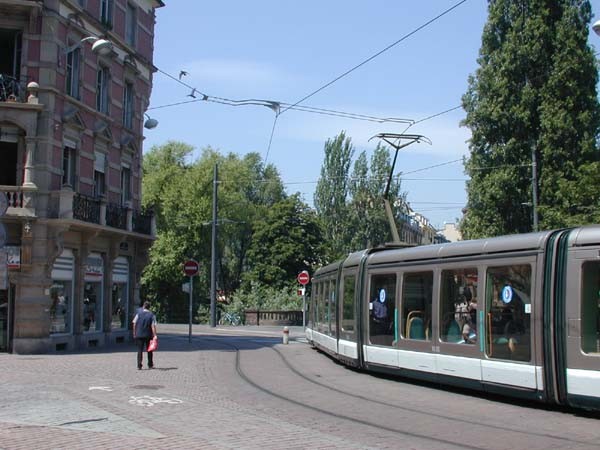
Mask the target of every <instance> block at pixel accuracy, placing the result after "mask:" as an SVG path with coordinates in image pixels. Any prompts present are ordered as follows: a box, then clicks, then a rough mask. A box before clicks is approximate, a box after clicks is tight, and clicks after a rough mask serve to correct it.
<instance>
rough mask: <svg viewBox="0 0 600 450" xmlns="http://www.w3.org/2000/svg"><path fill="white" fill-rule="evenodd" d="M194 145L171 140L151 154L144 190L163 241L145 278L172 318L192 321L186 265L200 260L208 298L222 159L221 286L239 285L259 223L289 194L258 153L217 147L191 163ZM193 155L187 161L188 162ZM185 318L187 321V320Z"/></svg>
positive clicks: (199, 289) (199, 280) (199, 293)
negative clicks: (184, 289) (215, 180)
mask: <svg viewBox="0 0 600 450" xmlns="http://www.w3.org/2000/svg"><path fill="white" fill-rule="evenodd" d="M192 153H193V148H192V147H190V146H188V145H186V144H183V143H180V142H168V143H167V144H165V145H163V146H160V147H153V148H152V149H151V150H150V152H148V153H147V154H146V155H145V159H144V168H143V169H144V179H143V194H144V196H145V197H144V201H145V203H146V204H147V205H153V207H154V211H155V214H156V217H157V228H158V233H157V239H156V241H155V243H154V245H153V246H152V248H151V250H150V263H149V264H148V266H147V267H146V269H145V271H144V273H143V276H142V284H143V288H144V293H145V294H146V295H147V296H148V297H150V298H151V299H153V300H154V301H156V302H160V303H161V304H162V307H163V310H164V311H165V314H166V315H167V316H168V317H169V318H173V317H176V318H177V320H184V321H186V320H187V318H186V317H187V313H186V311H187V308H188V306H187V305H188V297H187V294H185V293H182V292H181V284H182V283H183V282H185V281H188V280H187V277H185V276H184V275H183V273H182V264H183V262H184V261H185V260H186V259H188V258H195V259H196V260H197V261H198V262H199V263H200V274H199V276H198V277H195V280H194V282H195V286H194V304H207V303H208V292H209V288H210V281H209V280H210V262H211V228H210V223H211V221H212V199H213V174H214V168H215V165H218V180H219V181H218V217H219V225H218V259H217V274H218V275H217V281H218V287H219V289H221V290H224V291H225V292H227V293H229V292H233V291H235V290H236V289H238V288H239V286H240V283H241V280H242V274H243V273H244V271H245V270H246V269H247V256H246V254H247V251H248V248H249V247H250V244H251V240H252V229H253V226H254V222H255V221H257V220H259V219H262V218H263V217H264V216H265V214H266V212H267V211H268V210H269V209H270V208H271V207H272V206H273V205H274V204H275V203H277V202H279V201H281V200H283V199H284V198H285V192H284V189H283V184H282V182H281V179H280V177H279V174H278V173H277V170H276V169H275V168H274V167H273V166H271V165H268V166H265V165H264V164H263V163H262V161H261V159H260V156H259V155H257V154H255V153H250V154H247V155H245V156H243V157H240V156H238V155H235V154H228V155H225V156H223V155H221V154H219V153H218V152H217V151H214V150H213V149H211V148H206V149H204V150H203V152H202V154H201V156H200V158H199V159H197V160H196V161H191V156H192ZM186 161H188V162H186ZM184 318H185V319H184Z"/></svg>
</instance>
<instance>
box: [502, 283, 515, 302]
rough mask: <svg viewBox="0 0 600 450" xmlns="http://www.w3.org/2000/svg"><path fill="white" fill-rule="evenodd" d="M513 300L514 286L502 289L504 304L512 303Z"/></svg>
mask: <svg viewBox="0 0 600 450" xmlns="http://www.w3.org/2000/svg"><path fill="white" fill-rule="evenodd" d="M512 298H513V289H512V286H504V287H503V288H502V301H503V302H504V303H510V302H511V301H512Z"/></svg>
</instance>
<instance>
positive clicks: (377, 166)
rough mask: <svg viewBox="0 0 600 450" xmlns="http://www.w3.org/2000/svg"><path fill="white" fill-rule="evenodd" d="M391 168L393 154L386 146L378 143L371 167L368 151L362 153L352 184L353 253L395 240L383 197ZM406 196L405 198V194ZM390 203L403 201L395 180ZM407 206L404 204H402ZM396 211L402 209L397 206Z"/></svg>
mask: <svg viewBox="0 0 600 450" xmlns="http://www.w3.org/2000/svg"><path fill="white" fill-rule="evenodd" d="M390 169H391V160H390V154H389V152H388V150H387V148H386V147H384V146H382V145H381V144H378V145H377V147H376V148H375V150H374V151H373V155H372V156H371V162H370V167H369V165H368V164H367V156H366V152H364V151H363V152H361V153H360V155H359V156H358V158H357V159H356V161H355V162H354V169H353V172H352V178H351V181H350V185H349V194H350V201H349V205H348V206H349V210H350V221H349V228H350V230H352V232H351V233H350V236H351V239H350V245H349V248H350V249H352V250H358V249H362V248H367V247H376V246H379V245H383V244H384V243H386V242H389V241H390V240H391V239H392V236H391V233H390V226H389V223H388V220H387V217H386V215H385V207H384V203H383V196H384V193H385V186H386V184H387V179H388V177H389V173H390ZM404 197H405V195H404ZM388 198H389V199H390V203H391V204H392V205H393V204H396V203H397V202H396V200H397V199H399V198H402V199H403V196H401V195H400V183H399V181H398V180H397V179H394V180H392V183H391V186H390V190H389V193H388ZM400 203H401V204H404V202H400ZM396 210H397V211H398V210H399V208H398V206H396Z"/></svg>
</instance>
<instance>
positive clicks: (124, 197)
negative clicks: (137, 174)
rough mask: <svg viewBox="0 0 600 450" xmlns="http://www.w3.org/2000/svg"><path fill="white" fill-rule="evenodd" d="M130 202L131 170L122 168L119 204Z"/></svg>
mask: <svg viewBox="0 0 600 450" xmlns="http://www.w3.org/2000/svg"><path fill="white" fill-rule="evenodd" d="M129 200H131V169H130V168H129V167H123V168H122V169H121V204H122V205H124V204H125V203H126V202H128V201H129Z"/></svg>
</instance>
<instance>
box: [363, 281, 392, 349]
mask: <svg viewBox="0 0 600 450" xmlns="http://www.w3.org/2000/svg"><path fill="white" fill-rule="evenodd" d="M396 278H397V277H396V274H381V275H373V276H372V277H371V284H370V286H371V288H370V290H369V292H370V294H369V299H370V303H369V337H370V341H371V343H372V344H377V345H387V346H391V345H392V344H393V342H394V337H395V331H396V329H395V320H394V318H395V309H396Z"/></svg>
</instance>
